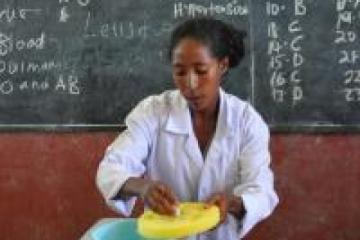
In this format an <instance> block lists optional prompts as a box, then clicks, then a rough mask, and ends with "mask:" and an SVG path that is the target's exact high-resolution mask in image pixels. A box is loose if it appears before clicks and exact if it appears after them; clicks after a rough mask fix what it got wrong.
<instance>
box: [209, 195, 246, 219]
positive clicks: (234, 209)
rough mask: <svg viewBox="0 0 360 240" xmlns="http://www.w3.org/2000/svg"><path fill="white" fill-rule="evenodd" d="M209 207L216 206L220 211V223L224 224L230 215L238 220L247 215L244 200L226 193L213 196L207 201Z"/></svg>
mask: <svg viewBox="0 0 360 240" xmlns="http://www.w3.org/2000/svg"><path fill="white" fill-rule="evenodd" d="M205 203H206V204H208V205H216V206H217V207H218V208H219V210H220V222H219V224H222V223H223V222H225V220H226V216H227V214H228V213H231V214H232V215H234V216H235V217H236V218H238V219H241V218H243V216H244V214H245V208H244V204H243V202H242V199H241V198H239V197H235V196H233V195H228V194H226V193H223V192H222V193H215V194H213V195H211V196H210V197H209V198H208V199H207V200H206V201H205Z"/></svg>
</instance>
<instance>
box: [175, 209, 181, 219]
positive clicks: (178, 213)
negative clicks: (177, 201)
mask: <svg viewBox="0 0 360 240" xmlns="http://www.w3.org/2000/svg"><path fill="white" fill-rule="evenodd" d="M180 214H181V213H180V207H176V208H175V216H177V217H178V216H180Z"/></svg>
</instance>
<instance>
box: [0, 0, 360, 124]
mask: <svg viewBox="0 0 360 240" xmlns="http://www.w3.org/2000/svg"><path fill="white" fill-rule="evenodd" d="M199 16H212V17H215V18H218V19H222V20H224V21H226V22H229V23H232V24H233V25H235V26H236V27H238V28H240V29H243V30H245V31H246V32H247V33H248V34H247V37H246V39H245V43H246V49H247V51H246V56H245V59H244V60H243V62H242V63H241V65H240V67H239V68H237V69H235V70H234V71H232V72H231V73H230V75H229V76H228V79H227V80H226V81H225V83H224V86H223V87H224V88H225V89H226V90H227V91H228V92H230V93H233V94H235V95H237V96H239V97H240V98H242V99H245V100H248V101H250V102H251V103H252V104H253V105H254V106H255V108H256V109H258V110H259V111H260V113H261V114H262V115H263V117H264V118H265V120H266V121H267V122H268V123H269V125H270V126H271V128H272V129H273V130H274V131H282V130H285V131H297V130H299V131H308V130H309V131H322V130H326V131H348V130H357V129H360V127H359V126H358V123H357V122H358V121H359V120H360V113H359V111H358V110H359V107H360V50H359V49H360V41H359V36H358V35H359V34H360V31H359V27H360V23H359V21H360V20H359V19H360V2H358V1H340V0H331V1H330V0H329V1H321V0H316V1H314V0H312V1H310V0H282V1H281V0H269V1H260V0H256V1H251V0H218V1H215V0H214V1H205V0H195V1H185V0H184V1H179V0H152V1H148V0H136V1H132V0H122V1H118V0H56V1H46V0H27V1H16V0H3V1H1V3H0V128H1V129H3V130H6V129H40V130H47V129H51V130H63V129H90V130H91V129H95V130H97V129H117V128H118V127H121V126H122V125H123V121H124V118H125V116H126V114H127V113H128V112H129V111H130V110H131V109H132V108H133V107H134V106H135V105H136V103H137V102H139V101H140V100H141V99H143V98H144V97H146V96H148V95H152V94H158V93H161V92H162V91H164V90H165V89H169V88H174V87H173V83H172V80H171V69H170V64H169V61H168V59H167V44H168V39H169V36H170V33H171V31H172V29H173V28H174V26H176V25H177V24H178V23H180V22H182V21H184V20H186V19H188V18H191V17H199Z"/></svg>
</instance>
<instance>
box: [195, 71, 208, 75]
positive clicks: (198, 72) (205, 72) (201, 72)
mask: <svg viewBox="0 0 360 240" xmlns="http://www.w3.org/2000/svg"><path fill="white" fill-rule="evenodd" d="M196 73H197V74H199V75H204V74H207V70H197V71H196Z"/></svg>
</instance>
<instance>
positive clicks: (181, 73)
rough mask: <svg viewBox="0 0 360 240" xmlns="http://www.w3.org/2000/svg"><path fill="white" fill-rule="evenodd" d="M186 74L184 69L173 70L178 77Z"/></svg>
mask: <svg viewBox="0 0 360 240" xmlns="http://www.w3.org/2000/svg"><path fill="white" fill-rule="evenodd" d="M185 75H186V72H185V71H175V76H178V77H183V76H185Z"/></svg>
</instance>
